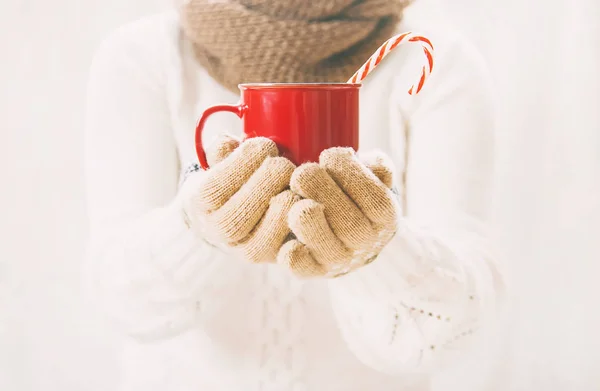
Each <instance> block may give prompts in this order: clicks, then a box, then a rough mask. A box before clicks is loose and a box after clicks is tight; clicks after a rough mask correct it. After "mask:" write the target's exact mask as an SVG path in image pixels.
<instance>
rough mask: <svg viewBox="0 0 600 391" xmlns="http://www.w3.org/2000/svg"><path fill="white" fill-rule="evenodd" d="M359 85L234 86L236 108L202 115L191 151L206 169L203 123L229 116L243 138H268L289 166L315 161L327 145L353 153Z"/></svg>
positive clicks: (211, 110) (225, 107)
mask: <svg viewBox="0 0 600 391" xmlns="http://www.w3.org/2000/svg"><path fill="white" fill-rule="evenodd" d="M360 86H361V84H349V83H327V84H319V83H308V84H303V83H273V84H267V83H258V84H240V85H239V89H240V91H241V99H240V103H239V104H238V105H217V106H213V107H210V108H208V109H207V110H206V111H204V113H203V114H202V116H201V118H200V120H199V121H198V126H196V153H197V155H198V160H199V162H200V166H201V167H202V168H203V169H205V170H206V169H208V168H209V166H208V163H207V161H206V152H205V151H204V147H203V145H202V130H203V129H204V125H205V123H206V120H207V119H208V118H209V117H210V116H211V115H213V114H215V113H217V112H230V113H234V114H235V115H237V116H238V117H240V118H241V119H242V121H243V129H244V130H243V131H244V138H250V137H258V136H260V137H266V138H269V139H271V140H273V141H274V142H275V143H276V144H277V147H278V149H279V152H280V154H281V156H284V157H286V158H288V159H290V160H291V161H292V162H293V163H294V164H296V165H300V164H302V163H305V162H318V161H319V155H320V154H321V152H322V151H324V150H325V149H328V148H331V147H351V148H354V150H358V108H359V104H358V92H359V88H360Z"/></svg>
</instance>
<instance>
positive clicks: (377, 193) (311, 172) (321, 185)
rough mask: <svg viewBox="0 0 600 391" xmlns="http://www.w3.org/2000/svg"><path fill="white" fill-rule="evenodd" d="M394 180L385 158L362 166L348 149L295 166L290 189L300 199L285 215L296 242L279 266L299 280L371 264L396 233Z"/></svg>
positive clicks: (290, 243) (373, 157)
mask: <svg viewBox="0 0 600 391" xmlns="http://www.w3.org/2000/svg"><path fill="white" fill-rule="evenodd" d="M392 177H393V170H392V165H391V164H390V163H389V162H388V161H387V158H386V157H385V155H383V154H374V155H371V156H369V157H368V158H366V159H363V161H360V160H359V159H358V158H357V157H356V155H355V153H354V151H353V150H352V149H350V148H332V149H329V150H326V151H324V152H323V153H322V154H321V156H320V162H319V164H317V163H307V164H304V165H302V166H300V167H298V168H297V169H296V170H295V171H294V174H293V175H292V178H291V189H292V190H293V191H294V192H295V193H297V194H299V195H301V196H302V197H303V198H304V199H303V200H301V201H299V202H297V203H296V204H295V205H294V206H293V207H292V208H291V210H290V213H289V215H288V222H289V225H290V228H291V230H292V232H293V233H294V234H295V235H296V237H297V240H296V239H295V240H291V241H288V242H287V243H285V244H284V245H283V247H282V248H281V250H280V252H279V255H278V261H279V262H280V263H282V264H285V265H287V266H288V267H289V268H290V269H291V270H292V271H293V272H294V274H296V275H297V276H300V277H317V276H326V277H334V276H339V275H342V274H346V273H348V272H349V271H351V270H354V269H356V268H358V267H360V266H363V265H365V264H367V263H369V262H371V261H372V260H374V259H375V258H376V257H377V255H378V254H379V252H380V251H381V250H382V249H383V247H384V246H385V245H386V244H387V243H388V242H389V240H390V239H391V238H392V237H393V236H394V234H395V232H396V227H397V217H398V213H399V212H398V211H399V206H398V204H397V200H396V197H395V195H394V194H393V192H392V191H391V185H392Z"/></svg>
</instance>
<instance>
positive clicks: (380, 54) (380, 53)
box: [348, 32, 433, 95]
mask: <svg viewBox="0 0 600 391" xmlns="http://www.w3.org/2000/svg"><path fill="white" fill-rule="evenodd" d="M405 42H419V43H420V44H421V46H422V47H423V52H424V53H425V57H426V58H427V64H426V65H424V66H423V70H422V72H421V78H420V79H419V82H418V83H417V84H416V85H413V86H412V87H410V89H409V90H408V93H409V94H410V95H416V94H418V93H419V91H421V88H423V84H425V80H427V78H428V77H429V74H430V73H431V71H433V45H432V44H431V41H429V39H427V38H426V37H423V36H421V35H414V34H413V33H411V32H407V33H402V34H398V35H395V36H393V37H392V38H390V39H388V40H387V41H385V42H384V43H383V45H381V46H380V47H379V49H377V51H375V53H373V55H372V56H371V57H369V59H368V60H367V62H365V63H364V64H363V66H362V67H360V69H359V70H358V71H356V72H355V73H354V75H352V77H351V78H350V79H349V80H348V83H360V82H362V81H363V80H364V79H365V78H366V77H367V76H368V75H369V73H371V72H372V71H373V69H375V67H377V65H379V63H381V61H382V60H383V59H384V58H385V56H387V55H388V54H389V53H390V52H391V51H392V50H394V49H395V48H396V47H397V46H398V45H400V44H401V43H405ZM415 87H416V88H415Z"/></svg>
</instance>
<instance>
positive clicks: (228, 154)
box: [184, 137, 299, 263]
mask: <svg viewBox="0 0 600 391" xmlns="http://www.w3.org/2000/svg"><path fill="white" fill-rule="evenodd" d="M208 157H209V162H210V164H211V168H210V169H209V170H208V171H205V172H200V173H198V175H193V176H191V177H190V178H189V179H188V180H187V181H186V182H192V183H191V184H190V186H189V189H190V190H189V191H188V196H187V197H186V201H185V202H184V205H185V206H184V210H185V213H186V215H187V216H188V219H189V221H190V223H191V225H192V227H193V228H194V229H197V230H198V231H199V232H200V234H201V236H202V237H203V238H205V239H207V240H208V241H210V242H213V243H218V244H226V245H228V246H232V247H237V248H240V249H241V250H242V251H243V255H244V257H245V258H246V259H247V260H249V261H251V262H255V263H260V262H273V261H274V260H275V258H276V256H277V252H278V250H279V249H280V247H281V245H282V244H283V242H284V240H285V239H286V237H287V236H288V235H289V232H290V231H289V228H288V226H287V214H288V212H289V210H290V208H291V206H292V205H293V204H294V203H295V202H296V201H298V199H299V197H298V196H296V195H294V194H293V193H292V192H291V191H289V190H286V188H287V187H288V186H289V182H290V178H291V176H292V173H293V172H294V169H295V168H296V167H295V166H294V164H293V163H292V162H290V161H289V160H287V159H285V158H283V157H279V156H278V150H277V147H276V145H275V143H274V142H273V141H271V140H269V139H266V138H261V137H257V138H252V139H249V140H247V141H245V142H243V143H242V144H239V142H238V141H237V140H235V139H233V138H230V137H227V138H225V139H224V140H222V141H221V142H220V143H219V144H218V145H217V147H216V148H214V149H212V150H210V149H209V156H208ZM186 184H187V183H186ZM184 185H185V184H184Z"/></svg>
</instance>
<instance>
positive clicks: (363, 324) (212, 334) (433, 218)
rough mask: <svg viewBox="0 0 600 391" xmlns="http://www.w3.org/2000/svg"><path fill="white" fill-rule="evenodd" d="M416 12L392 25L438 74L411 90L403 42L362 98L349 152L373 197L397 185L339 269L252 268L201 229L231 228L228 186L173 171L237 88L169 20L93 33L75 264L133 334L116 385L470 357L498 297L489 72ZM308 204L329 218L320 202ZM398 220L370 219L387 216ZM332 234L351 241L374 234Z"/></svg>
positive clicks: (384, 385) (233, 384) (372, 379)
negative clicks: (431, 56) (86, 223)
mask: <svg viewBox="0 0 600 391" xmlns="http://www.w3.org/2000/svg"><path fill="white" fill-rule="evenodd" d="M417 4H418V3H415V5H414V6H411V7H408V8H407V9H406V10H405V13H404V18H403V22H402V24H401V26H400V27H399V29H400V31H409V30H412V31H422V32H424V33H426V35H427V36H428V37H430V38H431V39H432V40H433V41H434V42H435V44H436V52H437V58H436V60H437V62H436V72H434V73H433V74H432V75H431V78H430V80H429V82H428V84H427V85H426V86H425V87H424V89H423V91H422V92H421V93H420V94H419V95H418V96H416V97H411V96H409V95H408V94H406V88H407V84H409V83H410V82H411V81H412V80H413V77H414V75H415V74H418V72H420V68H421V60H422V56H421V53H420V52H419V50H418V48H414V50H412V49H411V48H408V47H407V48H406V49H405V50H399V51H398V52H396V53H394V54H392V55H390V56H389V58H386V61H384V62H383V63H382V64H381V65H380V67H378V69H377V72H376V73H374V74H373V75H372V77H371V78H370V80H369V81H368V82H367V83H365V84H364V86H363V87H362V88H361V97H360V99H361V100H360V105H361V106H360V107H361V116H360V121H361V124H360V126H361V130H360V137H361V138H360V151H359V152H360V153H359V156H360V159H361V162H364V163H365V164H366V165H367V166H368V167H370V168H371V169H372V172H373V173H375V175H376V176H377V178H378V179H379V180H380V181H381V182H382V183H383V184H384V185H381V186H382V188H381V191H382V192H383V193H386V194H387V192H388V191H389V188H388V187H389V186H390V184H391V183H392V182H393V183H394V184H396V186H397V190H398V191H397V193H398V197H399V200H400V201H399V204H400V205H399V208H398V209H396V212H394V213H395V219H394V220H393V225H394V227H395V231H396V233H395V235H394V237H393V238H392V239H391V240H389V242H388V243H387V245H385V246H384V247H383V249H382V250H381V252H380V253H379V255H378V256H377V258H376V259H375V260H374V261H373V262H371V263H370V264H368V265H366V266H363V267H360V268H358V269H356V270H354V271H352V272H350V273H348V274H346V275H343V276H340V277H338V278H334V279H323V278H316V279H299V278H296V277H295V276H294V274H293V273H292V272H291V271H290V270H289V269H288V268H286V267H284V266H282V265H280V264H275V263H252V262H247V261H245V260H243V259H242V257H240V256H239V254H238V252H237V251H236V247H235V246H234V247H231V246H214V244H217V243H212V241H211V240H210V239H208V236H209V235H207V236H204V233H203V232H206V231H207V229H206V227H220V228H218V229H215V228H213V229H211V230H213V231H215V232H212V233H215V234H217V233H218V234H219V235H223V234H225V235H227V234H228V233H229V232H231V231H230V230H229V228H230V227H229V226H228V225H227V224H226V222H227V221H229V218H227V219H225V218H223V219H221V218H220V217H219V213H223V214H227V213H233V217H231V218H232V219H236V218H237V217H235V216H236V215H235V213H236V208H231V210H230V211H226V210H227V209H228V207H227V203H228V202H229V201H231V200H233V199H234V197H235V195H233V196H230V197H222V198H220V197H221V196H222V195H223V194H224V193H223V189H224V188H223V187H220V189H221V190H219V192H220V194H217V193H215V192H214V189H217V188H219V187H213V188H212V189H213V190H211V187H210V186H207V182H206V181H207V180H208V179H206V178H201V177H200V176H199V175H197V174H192V175H191V176H190V177H189V178H188V180H186V181H184V183H183V185H182V187H181V188H178V183H179V182H180V172H181V171H183V170H182V168H183V167H185V166H186V165H187V163H188V162H190V161H194V160H195V151H194V145H193V144H194V143H193V133H194V128H195V124H196V121H197V119H198V117H199V115H200V114H201V113H202V111H203V110H204V109H205V108H206V107H208V106H211V105H214V104H219V103H232V104H233V103H235V102H236V100H237V99H238V97H237V96H236V95H235V94H233V93H231V92H230V91H228V90H227V89H225V88H223V87H222V86H221V85H220V84H219V83H218V82H216V81H215V80H214V79H213V78H212V77H210V75H209V74H208V72H207V71H206V70H205V69H203V68H202V67H201V66H200V65H199V64H198V62H197V60H196V58H195V54H194V45H193V44H192V43H191V42H190V41H189V40H188V39H187V38H185V34H183V33H182V32H181V30H180V21H179V19H178V18H179V17H178V15H177V13H176V12H175V11H173V12H170V13H165V14H161V15H157V16H152V17H148V18H146V19H143V20H140V21H138V22H135V23H132V24H130V25H127V26H125V27H123V28H120V29H119V30H118V31H116V32H115V33H113V34H112V35H111V36H110V37H109V38H107V39H106V40H105V41H104V42H103V44H102V46H101V47H100V49H99V50H98V52H97V54H96V56H95V58H94V62H93V66H92V68H91V76H90V84H89V90H88V91H89V92H88V112H87V124H86V143H87V146H86V160H87V163H86V179H87V194H88V208H89V217H90V223H91V235H92V243H91V245H90V250H89V257H88V262H87V267H86V271H87V278H88V279H87V283H88V284H87V286H88V287H89V288H90V291H89V293H90V294H91V295H92V298H94V299H95V300H96V303H97V304H98V308H100V309H103V310H104V311H105V312H106V313H107V314H108V315H109V316H110V319H112V320H113V323H112V324H114V326H115V327H116V329H117V330H119V331H120V332H121V333H124V334H127V335H128V336H129V337H128V338H127V339H126V340H127V341H126V344H125V346H124V351H123V359H122V362H123V388H122V389H123V390H130V391H138V390H139V391H141V390H143V391H149V390H157V391H158V390H161V391H164V390H169V391H183V390H223V391H235V390H239V391H241V390H244V391H248V390H255V391H259V390H260V391H270V390H273V391H302V390H306V391H309V390H321V389H323V390H328V391H362V390H367V389H368V390H390V391H391V390H403V391H423V390H428V389H429V386H428V384H429V379H430V378H431V376H432V375H434V374H435V373H436V371H438V370H439V368H441V367H444V366H447V365H449V364H450V363H454V362H455V361H456V357H462V356H464V355H467V354H468V349H467V347H468V346H469V345H470V344H472V343H473V341H475V340H476V338H473V337H476V336H477V335H478V334H479V333H478V330H479V329H480V328H481V327H483V325H485V324H487V323H488V322H489V320H490V319H491V320H493V316H490V315H492V314H493V313H494V309H495V307H496V303H497V301H498V298H499V295H500V294H501V292H502V279H501V277H500V274H499V273H498V270H497V267H496V265H495V262H494V259H493V257H492V255H491V253H490V251H489V246H488V245H487V244H486V237H487V234H486V229H485V227H486V224H487V223H486V221H487V210H488V189H489V187H490V178H491V174H492V166H491V156H492V154H491V148H492V141H491V135H492V128H493V120H492V117H491V106H490V99H489V93H488V85H487V76H486V74H485V71H484V67H483V66H482V64H481V62H480V60H479V57H478V56H477V54H476V53H474V51H473V50H472V49H471V48H470V47H469V46H468V45H467V44H465V43H464V41H463V40H462V39H461V38H460V37H457V36H456V35H454V34H453V33H452V31H451V30H449V29H446V28H442V27H441V26H443V24H442V23H441V22H440V21H439V20H435V19H433V20H432V19H431V16H430V11H429V10H430V8H428V6H427V4H424V5H423V6H422V8H419V7H417ZM413 7H414V8H413ZM240 127H241V124H240V121H239V119H238V118H237V117H236V116H231V115H227V114H223V115H219V116H215V117H214V119H211V121H209V122H208V123H207V126H206V132H205V137H206V140H207V141H208V139H209V138H210V139H214V138H216V137H217V136H218V135H222V134H225V133H229V134H233V135H234V136H236V137H237V136H239V135H240ZM228 143H229V144H228ZM219 145H221V147H219V148H216V149H215V151H216V152H215V154H217V155H218V154H219V153H222V154H224V155H228V156H229V158H230V160H231V161H233V160H235V159H236V157H235V156H234V155H235V151H237V150H239V148H237V149H236V146H237V144H236V142H235V141H231V140H230V141H229V142H225V143H222V144H219ZM259 149H261V148H259ZM267 149H268V148H267ZM375 149H379V150H381V151H382V152H383V153H385V155H386V156H387V157H389V158H390V159H391V160H392V162H393V164H394V166H395V171H394V173H395V175H394V178H393V180H392V178H390V176H391V174H390V173H389V172H387V171H386V169H385V168H384V167H385V166H386V164H385V162H380V163H383V164H379V165H378V164H377V161H378V159H380V158H381V155H379V158H378V157H377V156H370V157H369V156H367V155H368V152H369V151H372V150H375ZM261 150H262V149H261ZM219 151H221V152H219ZM236 156H237V155H236ZM211 159H214V156H212V157H211ZM227 159H228V158H226V159H224V160H223V162H225V161H226V160H227ZM264 161H266V158H265V160H264ZM217 166H219V164H217ZM225 166H226V165H223V167H225ZM253 167H254V168H253V170H251V171H252V172H254V173H257V172H259V171H260V165H259V164H258V163H257V164H256V165H254V166H253ZM222 169H223V170H226V169H225V168H222ZM236 169H237V170H242V169H243V167H237V168H236ZM231 170H233V168H231ZM283 171H285V170H283ZM283 171H282V172H283ZM232 172H233V171H232ZM236 172H238V175H239V172H241V171H236ZM244 175H246V174H244ZM285 175H287V174H285ZM250 177H252V175H250ZM215 178H216V177H215ZM269 178H271V179H272V177H269ZM370 178H371V179H373V180H374V179H375V178H373V177H370ZM231 179H232V180H235V181H237V180H238V179H239V181H240V183H241V182H244V183H247V182H248V180H246V181H242V178H241V177H240V178H237V177H232V178H231ZM213 181H216V182H214V183H213V184H214V185H215V186H216V184H218V180H217V179H213ZM292 181H293V180H292ZM273 182H276V181H273ZM342 182H343V181H341V182H340V183H342ZM257 183H263V184H264V181H258V182H257ZM238 184H239V183H238ZM236 186H237V185H236ZM242 187H243V186H242ZM300 187H302V186H300ZM305 190H306V189H305ZM354 190H356V189H354V188H353V189H352V190H348V191H350V192H351V191H354ZM383 193H382V194H383ZM191 195H195V196H196V197H201V198H200V199H198V198H195V200H196V201H201V202H200V203H198V204H196V206H198V207H202V208H206V209H207V210H210V211H211V213H212V214H214V213H216V215H213V217H215V220H214V222H211V224H210V225H209V224H207V225H205V226H203V225H202V223H201V222H196V223H192V224H186V223H187V222H189V221H188V219H187V218H186V214H187V211H189V210H188V207H189V206H190V200H193V199H194V198H193V197H192V196H191ZM217 195H218V197H216V196H217ZM213 196H215V197H216V198H215V197H213ZM352 196H353V197H354V196H356V195H355V194H354V195H352ZM219 199H221V200H224V199H228V200H229V201H228V202H225V203H223V202H222V201H219ZM312 200H313V201H314V199H312ZM248 202H250V201H248ZM315 202H316V201H315ZM242 203H243V202H242ZM236 205H237V204H236ZM267 205H269V203H268V202H267ZM223 208H225V209H223ZM268 208H269V207H268V206H267V211H264V210H261V211H259V212H260V213H258V212H257V215H262V216H266V215H267V214H269V212H268ZM221 209H223V210H222V211H221V212H219V211H220V210H221ZM307 209H309V210H313V209H314V213H316V215H317V216H319V214H325V215H327V213H330V212H328V205H324V207H320V206H319V207H314V208H313V206H312V205H310V204H309V205H308V206H307ZM382 210H385V209H382ZM274 213H275V212H274ZM392 216H393V213H392V214H388V212H385V213H383V214H381V215H377V216H371V217H372V218H377V219H379V218H381V219H382V221H384V222H385V224H388V222H389V221H388V220H389V219H388V218H391V217H392ZM188 217H189V216H188ZM333 217H335V216H333ZM333 217H332V218H333ZM355 217H356V218H357V219H358V220H356V221H357V222H360V221H361V220H360V219H361V218H360V217H359V216H355ZM236 221H237V222H238V224H245V221H244V220H243V219H240V220H236ZM221 222H222V223H223V224H222V225H219V224H221ZM213 224H216V225H213ZM250 225H252V224H250ZM340 227H341V226H340ZM211 230H209V231H211ZM217 231H218V232H217ZM244 231H245V232H250V233H249V234H247V235H245V236H244V237H242V235H239V236H235V237H233V236H232V237H231V238H230V239H231V243H236V244H237V248H242V246H243V243H246V239H247V238H248V237H249V236H248V235H250V236H251V233H252V232H253V230H252V229H251V228H250V227H248V228H247V229H246V228H245V229H244ZM342 231H343V227H341V228H340V230H338V234H339V235H337V236H338V237H340V238H345V239H344V240H346V241H347V243H344V245H345V246H346V247H349V248H350V247H351V246H352V245H353V244H352V243H351V238H354V237H355V236H357V235H358V236H360V235H363V234H365V232H367V233H368V229H366V231H365V232H362V233H360V235H359V234H357V233H352V232H348V233H347V234H348V235H347V236H344V234H345V233H343V232H342ZM261 243H262V242H261ZM231 248H233V250H230V249H231ZM454 353H458V354H459V355H458V356H455V355H454Z"/></svg>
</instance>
